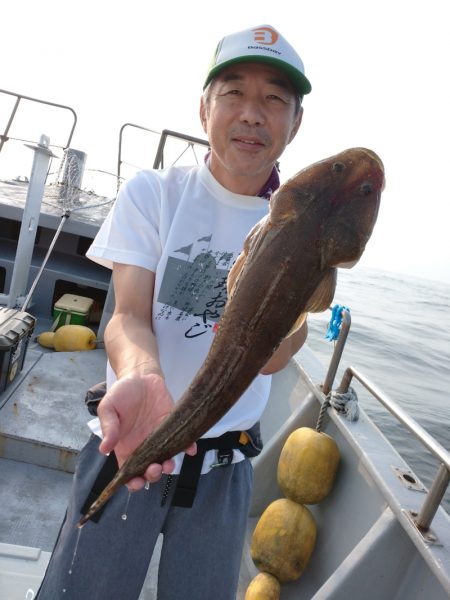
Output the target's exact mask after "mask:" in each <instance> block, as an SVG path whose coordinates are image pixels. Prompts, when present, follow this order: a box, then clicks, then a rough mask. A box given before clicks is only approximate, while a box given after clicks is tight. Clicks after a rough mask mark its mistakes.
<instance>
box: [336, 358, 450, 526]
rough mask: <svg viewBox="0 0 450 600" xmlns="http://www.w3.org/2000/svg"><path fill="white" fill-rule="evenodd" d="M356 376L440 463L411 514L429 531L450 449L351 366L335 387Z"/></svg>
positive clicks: (449, 469)
mask: <svg viewBox="0 0 450 600" xmlns="http://www.w3.org/2000/svg"><path fill="white" fill-rule="evenodd" d="M353 378H355V379H357V380H358V381H359V382H360V383H361V384H362V385H363V386H364V387H365V388H366V390H367V391H368V392H370V394H371V395H372V396H373V397H374V398H376V400H378V401H379V402H381V404H383V406H384V407H385V408H387V409H388V411H389V412H390V413H391V414H392V415H394V417H396V419H398V421H400V423H402V424H403V425H404V426H405V427H407V428H408V429H409V431H411V433H412V434H413V435H414V436H415V437H416V438H417V439H418V440H419V441H420V442H421V443H422V444H423V445H424V446H425V447H426V448H427V449H428V450H429V451H430V452H431V453H432V454H433V455H434V456H435V458H437V459H438V460H439V462H440V463H441V464H440V466H439V468H438V471H437V473H436V476H435V478H434V480H433V482H432V484H431V487H430V489H429V491H428V493H427V496H426V498H425V501H424V503H423V506H422V508H421V510H420V511H419V513H418V514H417V515H416V516H415V517H414V523H415V525H416V526H417V528H418V529H419V530H420V531H423V532H426V531H428V530H429V528H430V525H431V523H432V521H433V518H434V515H435V514H436V511H437V509H438V508H439V506H440V504H441V502H442V499H443V497H444V494H445V492H446V490H447V487H448V484H449V483H450V452H448V451H447V450H446V449H445V448H444V447H443V446H441V444H439V442H437V441H436V440H435V439H434V437H433V436H432V435H430V434H429V433H428V432H427V431H426V430H425V429H424V428H423V427H422V426H421V425H419V423H417V421H415V420H414V419H413V418H412V417H410V416H409V415H408V413H407V412H406V411H405V410H403V409H402V408H401V407H400V406H399V405H398V404H397V403H396V402H395V401H394V400H392V399H391V398H389V397H388V396H387V395H386V394H384V393H383V392H382V391H381V390H380V389H379V388H378V387H377V386H376V385H375V384H374V383H372V382H371V381H370V380H369V379H367V377H365V376H364V375H363V374H362V373H360V372H359V371H358V370H357V369H354V368H353V367H348V368H347V369H346V370H345V372H344V375H343V376H342V380H341V383H340V385H339V387H338V388H337V391H338V392H339V393H346V392H347V391H348V389H349V387H350V383H351V381H352V379H353Z"/></svg>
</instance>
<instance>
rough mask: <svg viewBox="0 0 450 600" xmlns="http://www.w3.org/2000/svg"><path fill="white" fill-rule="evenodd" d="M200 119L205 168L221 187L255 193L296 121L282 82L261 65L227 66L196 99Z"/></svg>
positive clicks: (276, 73) (293, 99) (284, 79)
mask: <svg viewBox="0 0 450 600" xmlns="http://www.w3.org/2000/svg"><path fill="white" fill-rule="evenodd" d="M200 118H201V121H202V125H203V129H204V130H205V133H206V134H207V135H208V139H209V142H210V144H211V163H210V168H211V172H212V174H213V175H214V177H215V178H216V179H217V180H218V181H219V182H220V183H221V184H222V185H223V186H224V187H226V188H228V189H230V190H231V191H233V192H236V193H241V194H257V193H258V191H259V190H260V189H261V187H262V186H263V185H264V183H265V182H266V181H267V179H268V177H269V175H270V173H271V171H272V168H273V165H274V164H275V161H276V160H277V159H278V158H279V157H280V155H281V154H282V152H283V150H284V149H285V147H286V145H287V144H289V142H290V141H291V140H292V139H293V138H294V136H295V134H296V133H297V131H298V128H299V126H300V123H301V118H302V109H301V108H300V111H299V112H298V113H296V97H295V91H294V90H293V88H292V86H291V84H290V82H289V80H288V79H287V77H286V76H285V75H284V74H282V73H281V72H280V71H278V70H277V69H274V68H272V67H270V66H267V65H264V64H262V63H257V62H254V63H242V64H237V65H233V66H230V67H227V68H226V69H224V70H223V71H222V72H221V73H219V75H217V77H216V78H215V79H214V80H213V81H212V83H211V89H210V93H209V96H208V101H207V102H205V98H204V97H203V98H202V102H201V106H200Z"/></svg>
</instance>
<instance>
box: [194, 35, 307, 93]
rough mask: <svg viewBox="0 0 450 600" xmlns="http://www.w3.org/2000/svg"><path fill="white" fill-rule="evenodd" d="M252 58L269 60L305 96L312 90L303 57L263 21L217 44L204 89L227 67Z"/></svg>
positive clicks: (253, 59) (266, 61)
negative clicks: (306, 75) (261, 23)
mask: <svg viewBox="0 0 450 600" xmlns="http://www.w3.org/2000/svg"><path fill="white" fill-rule="evenodd" d="M253 61H255V62H263V63H267V64H269V65H271V66H273V67H276V68H277V69H280V70H282V71H284V72H285V73H286V75H287V76H288V78H289V79H290V81H291V83H292V84H293V86H294V87H295V89H296V90H297V91H298V92H299V94H301V95H302V96H303V95H304V94H309V92H310V91H311V84H310V83H309V81H308V79H307V78H306V77H305V68H304V66H303V62H302V59H301V58H300V56H299V55H298V54H297V52H296V51H295V50H294V48H293V47H292V46H291V45H290V44H289V43H288V42H287V40H286V39H285V38H284V37H283V36H282V35H281V33H279V32H278V31H277V30H276V29H275V28H274V27H272V26H271V25H260V26H259V27H252V28H251V29H245V30H244V31H239V32H238V33H232V34H231V35H227V36H225V37H224V38H223V39H222V40H221V41H220V42H219V45H218V46H217V49H216V52H215V54H214V57H213V59H212V61H211V64H210V66H209V69H208V75H207V77H206V80H205V84H204V86H203V89H205V88H206V86H207V85H208V83H209V82H210V81H211V79H213V77H215V76H216V75H217V74H218V73H220V71H222V69H225V67H228V66H229V65H232V64H235V63H240V62H253Z"/></svg>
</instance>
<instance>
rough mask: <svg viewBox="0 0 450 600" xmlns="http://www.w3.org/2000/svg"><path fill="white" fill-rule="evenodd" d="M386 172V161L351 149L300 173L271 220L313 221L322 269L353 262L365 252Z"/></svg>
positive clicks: (370, 152)
mask: <svg viewBox="0 0 450 600" xmlns="http://www.w3.org/2000/svg"><path fill="white" fill-rule="evenodd" d="M384 183H385V176H384V167H383V163H382V162H381V159H380V158H379V157H378V156H377V155H376V154H375V152H373V151H372V150H368V149H366V148H350V149H347V150H344V151H343V152H341V153H339V154H336V155H334V156H331V157H330V158H327V159H324V160H321V161H319V162H317V163H314V164H313V165H311V166H309V167H307V168H306V169H303V170H302V171H300V172H299V173H298V174H297V175H296V176H294V177H292V178H291V179H290V180H289V181H288V182H286V184H285V190H286V191H289V190H290V194H289V195H286V194H285V197H287V198H289V201H287V202H280V203H279V205H277V202H276V198H274V200H275V201H274V203H273V206H272V207H271V220H272V222H273V223H276V222H277V221H278V222H279V221H286V220H291V219H296V220H298V221H299V222H300V221H303V222H304V223H306V222H307V223H309V228H310V230H311V240H310V241H311V243H313V245H314V247H315V248H316V249H317V250H318V251H319V255H320V267H321V269H322V270H325V269H327V268H333V267H350V266H353V265H354V264H355V263H356V262H357V261H358V260H359V259H360V257H361V255H362V254H363V252H364V249H365V246H366V244H367V241H368V240H369V238H370V236H371V234H372V231H373V228H374V225H375V222H376V219H377V215H378V209H379V206H380V198H381V192H382V191H383V189H384Z"/></svg>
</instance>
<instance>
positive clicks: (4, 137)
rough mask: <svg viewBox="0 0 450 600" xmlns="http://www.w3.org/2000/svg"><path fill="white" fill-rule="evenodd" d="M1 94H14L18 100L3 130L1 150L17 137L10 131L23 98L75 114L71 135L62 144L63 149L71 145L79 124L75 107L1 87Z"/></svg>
mask: <svg viewBox="0 0 450 600" xmlns="http://www.w3.org/2000/svg"><path fill="white" fill-rule="evenodd" d="M0 94H6V95H8V96H13V97H14V98H15V99H16V100H15V102H14V106H13V108H12V110H11V114H10V115H9V118H8V121H7V123H6V126H5V129H4V131H3V133H0V152H1V151H2V148H3V146H4V145H5V143H6V142H7V141H8V140H10V139H15V138H10V137H9V135H8V134H9V131H10V129H11V125H12V123H13V121H14V118H15V116H16V113H17V110H18V108H19V105H20V103H21V101H22V100H27V101H30V102H36V103H38V104H45V105H47V106H53V107H55V108H61V109H63V110H68V111H70V112H71V113H72V116H73V123H72V127H71V129H70V132H69V137H68V138H67V142H66V144H65V145H64V146H61V147H62V148H63V149H66V148H68V147H69V146H70V142H71V141H72V137H73V133H74V131H75V127H76V124H77V114H76V112H75V111H74V110H73V108H71V107H70V106H66V105H65V104H57V103H56V102H49V101H48V100H40V99H39V98H33V97H32V96H25V95H24V94H17V93H15V92H9V91H7V90H2V89H0ZM20 141H22V142H32V143H37V140H20Z"/></svg>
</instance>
